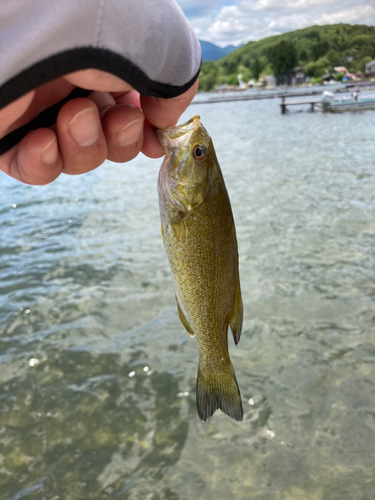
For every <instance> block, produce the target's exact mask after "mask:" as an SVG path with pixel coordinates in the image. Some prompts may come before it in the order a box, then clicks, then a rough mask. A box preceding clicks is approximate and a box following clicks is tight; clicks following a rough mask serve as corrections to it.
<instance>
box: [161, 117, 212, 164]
mask: <svg viewBox="0 0 375 500" xmlns="http://www.w3.org/2000/svg"><path fill="white" fill-rule="evenodd" d="M200 125H202V124H201V119H200V116H199V115H194V116H193V117H192V118H190V120H188V121H187V122H186V123H183V124H182V125H175V126H174V127H169V128H166V129H159V128H157V129H155V132H156V135H157V137H158V139H159V141H160V143H161V145H162V146H163V148H164V151H165V153H166V154H167V155H169V154H170V152H171V150H172V149H174V148H176V147H178V148H181V147H184V146H187V145H188V144H189V139H190V135H191V132H193V131H194V130H196V129H197V128H198V127H199V126H200Z"/></svg>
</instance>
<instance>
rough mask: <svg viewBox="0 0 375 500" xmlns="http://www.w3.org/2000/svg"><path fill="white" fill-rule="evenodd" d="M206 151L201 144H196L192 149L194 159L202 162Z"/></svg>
mask: <svg viewBox="0 0 375 500" xmlns="http://www.w3.org/2000/svg"><path fill="white" fill-rule="evenodd" d="M206 155H207V153H206V149H205V147H204V146H202V145H201V144H198V145H197V146H195V148H194V158H195V159H196V160H198V161H203V160H204V159H205V158H206Z"/></svg>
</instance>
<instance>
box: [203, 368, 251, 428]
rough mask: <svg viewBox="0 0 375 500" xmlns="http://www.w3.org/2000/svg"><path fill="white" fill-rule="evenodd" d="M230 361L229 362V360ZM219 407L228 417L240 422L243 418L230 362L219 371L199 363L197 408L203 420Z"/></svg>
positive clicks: (238, 391) (238, 392)
mask: <svg viewBox="0 0 375 500" xmlns="http://www.w3.org/2000/svg"><path fill="white" fill-rule="evenodd" d="M229 363H230V362H229ZM218 408H220V410H221V411H223V412H224V413H225V414H226V415H228V417H231V418H233V419H234V420H237V421H238V422H240V421H241V420H242V418H243V409H242V401H241V394H240V390H239V388H238V384H237V380H236V375H235V373H234V370H233V366H232V364H231V363H230V364H229V366H228V368H227V369H225V370H223V371H222V372H220V373H216V372H212V371H208V370H205V369H203V368H202V366H201V363H199V368H198V378H197V410H198V415H199V418H200V419H201V420H202V421H203V422H204V421H206V420H207V419H208V418H210V417H212V415H213V414H214V413H215V411H216V410H217V409H218Z"/></svg>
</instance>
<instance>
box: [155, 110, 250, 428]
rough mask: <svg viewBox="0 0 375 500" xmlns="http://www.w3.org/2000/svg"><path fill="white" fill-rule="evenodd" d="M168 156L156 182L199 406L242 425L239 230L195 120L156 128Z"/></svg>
mask: <svg viewBox="0 0 375 500" xmlns="http://www.w3.org/2000/svg"><path fill="white" fill-rule="evenodd" d="M156 134H157V136H158V138H159V141H160V142H161V144H162V146H163V148H164V151H165V157H164V161H163V163H162V165H161V167H160V171H159V176H158V194H159V209H160V218H161V226H162V238H163V243H164V247H165V250H166V253H167V256H168V260H169V264H170V267H171V271H172V275H173V280H174V286H175V295H176V302H177V309H178V314H179V318H180V321H181V323H182V325H183V326H184V327H185V329H186V331H187V333H188V334H189V335H190V337H196V338H197V340H198V347H199V366H198V376H197V384H196V403H197V411H198V415H199V418H200V419H201V420H202V421H206V420H207V419H208V418H210V417H211V416H212V415H213V414H214V413H215V411H216V410H217V409H221V410H222V412H224V413H225V414H226V415H228V416H229V417H231V418H233V419H234V420H237V421H241V420H242V419H243V407H242V400H241V394H240V390H239V387H238V383H237V379H236V375H235V372H234V369H233V365H232V362H231V360H230V357H229V351H228V329H229V327H230V329H231V331H232V333H233V338H234V342H235V344H236V345H237V344H238V342H239V340H240V336H241V330H242V321H243V305H242V297H241V286H240V278H239V266H238V249H237V239H236V230H235V225H234V219H233V214H232V208H231V204H230V200H229V196H228V192H227V189H226V186H225V183H224V177H223V174H222V172H221V169H220V166H219V162H218V160H217V157H216V153H215V149H214V146H213V142H212V139H211V137H210V135H209V133H208V132H207V130H206V129H205V128H204V126H203V125H202V123H201V120H200V117H199V116H198V115H195V116H193V117H192V118H191V119H190V120H189V121H187V122H186V123H184V124H182V125H178V126H174V127H170V128H168V129H164V130H162V129H156Z"/></svg>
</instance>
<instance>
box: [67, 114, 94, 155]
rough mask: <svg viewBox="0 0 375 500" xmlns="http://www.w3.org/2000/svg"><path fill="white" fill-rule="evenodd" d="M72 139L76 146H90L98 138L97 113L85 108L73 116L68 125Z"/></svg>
mask: <svg viewBox="0 0 375 500" xmlns="http://www.w3.org/2000/svg"><path fill="white" fill-rule="evenodd" d="M68 130H69V133H70V135H71V136H72V139H73V141H74V142H75V143H77V144H78V146H81V147H88V146H92V145H93V144H94V143H95V142H96V141H97V140H98V137H99V125H98V113H97V111H96V110H95V109H94V108H87V109H84V110H83V111H80V112H79V113H77V114H76V115H75V117H74V118H73V119H72V120H71V122H70V123H69V125H68Z"/></svg>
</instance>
